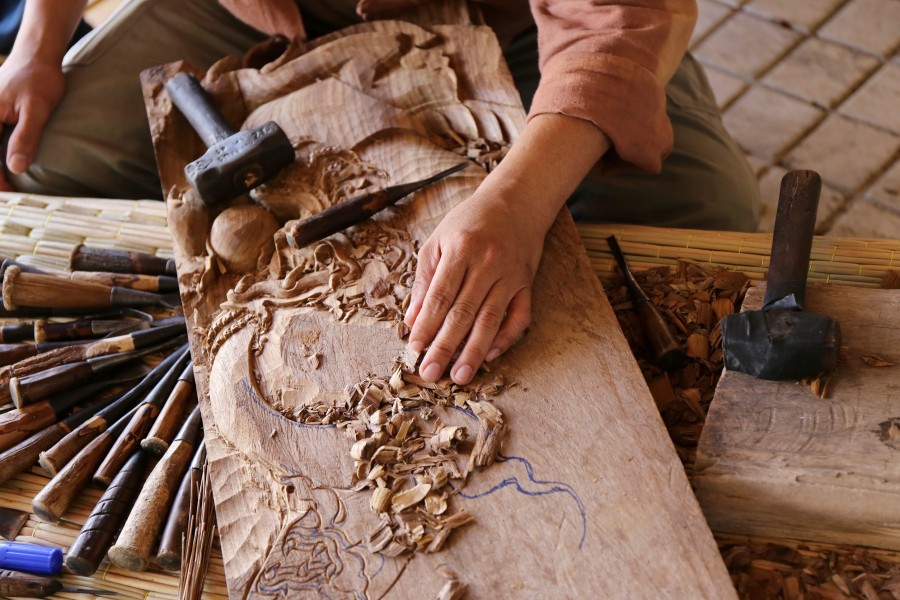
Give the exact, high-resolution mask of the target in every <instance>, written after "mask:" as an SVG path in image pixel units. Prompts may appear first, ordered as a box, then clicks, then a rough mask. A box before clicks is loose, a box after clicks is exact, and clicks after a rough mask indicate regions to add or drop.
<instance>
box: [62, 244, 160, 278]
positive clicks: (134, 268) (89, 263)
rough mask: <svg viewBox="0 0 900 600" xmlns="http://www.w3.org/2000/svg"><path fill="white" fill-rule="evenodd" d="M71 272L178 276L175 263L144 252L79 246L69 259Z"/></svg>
mask: <svg viewBox="0 0 900 600" xmlns="http://www.w3.org/2000/svg"><path fill="white" fill-rule="evenodd" d="M69 270H70V271H109V272H113V273H138V274H142V275H176V273H175V261H174V260H173V259H171V258H160V257H159V256H154V255H152V254H146V253H144V252H130V251H126V250H109V249H106V248H91V247H90V246H77V247H76V248H75V249H74V250H73V251H72V254H71V256H70V257H69Z"/></svg>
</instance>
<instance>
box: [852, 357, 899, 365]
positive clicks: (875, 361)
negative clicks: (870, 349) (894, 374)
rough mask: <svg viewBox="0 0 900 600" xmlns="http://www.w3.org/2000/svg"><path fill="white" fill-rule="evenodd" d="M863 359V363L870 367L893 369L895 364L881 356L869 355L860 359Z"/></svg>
mask: <svg viewBox="0 0 900 600" xmlns="http://www.w3.org/2000/svg"><path fill="white" fill-rule="evenodd" d="M860 358H862V359H863V362H864V363H866V364H867V365H869V366H870V367H893V366H895V363H893V362H891V361H890V360H888V359H886V358H883V357H881V356H876V355H874V354H868V355H865V356H862V357H860Z"/></svg>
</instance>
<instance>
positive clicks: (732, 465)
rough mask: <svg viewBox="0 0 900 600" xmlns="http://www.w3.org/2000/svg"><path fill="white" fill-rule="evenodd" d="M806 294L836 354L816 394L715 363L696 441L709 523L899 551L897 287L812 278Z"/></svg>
mask: <svg viewBox="0 0 900 600" xmlns="http://www.w3.org/2000/svg"><path fill="white" fill-rule="evenodd" d="M764 290H765V287H764V286H760V287H758V288H754V289H752V290H750V292H748V294H747V297H746V299H745V301H744V307H743V310H756V309H758V308H759V306H760V305H761V303H762V297H763V295H764ZM806 304H807V306H806V308H807V310H809V311H811V312H816V313H821V314H826V315H829V316H831V317H833V318H836V319H837V320H838V321H839V322H840V325H841V331H842V335H843V345H844V346H845V347H846V349H847V353H846V354H847V355H846V362H844V364H841V365H840V366H839V368H838V369H837V370H836V372H835V373H834V375H833V376H832V377H831V379H830V382H829V384H828V392H827V394H826V397H825V398H819V397H817V396H816V395H814V394H813V393H812V391H811V390H810V387H809V386H806V385H800V384H797V383H794V382H774V381H762V380H757V379H754V378H753V377H751V376H749V375H746V374H744V373H738V372H734V371H728V370H726V372H725V373H724V374H723V376H722V379H721V380H720V381H719V385H718V388H717V389H716V396H715V398H714V400H713V402H712V405H711V406H710V410H709V414H708V415H707V418H706V425H705V427H704V429H703V435H702V437H701V439H700V446H699V448H698V451H697V459H696V463H695V468H696V473H695V475H694V476H693V478H692V482H693V484H694V486H695V489H696V492H697V496H698V498H699V499H700V502H701V505H702V506H703V509H704V512H705V514H706V516H707V518H708V519H709V522H710V525H711V526H712V528H713V529H714V530H715V531H722V532H731V533H741V534H751V535H759V536H769V537H777V538H794V539H803V540H813V541H819V542H830V543H839V544H857V545H862V546H874V547H876V548H887V549H893V550H897V549H900V460H898V457H900V404H898V400H900V391H898V390H900V319H898V318H897V316H898V315H900V291H898V290H875V289H861V288H851V287H843V286H837V285H829V286H821V285H813V286H810V289H809V291H808V292H807V302H806ZM864 356H881V357H883V358H886V359H889V360H890V362H893V363H894V366H884V367H875V366H871V365H869V364H868V363H866V362H865V361H863V359H862V357H864Z"/></svg>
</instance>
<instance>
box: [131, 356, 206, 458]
mask: <svg viewBox="0 0 900 600" xmlns="http://www.w3.org/2000/svg"><path fill="white" fill-rule="evenodd" d="M196 397H197V390H196V387H195V385H194V366H193V365H192V364H188V365H187V366H186V367H185V368H184V371H183V372H182V373H181V376H180V377H179V378H178V382H177V383H176V384H175V387H174V388H173V389H172V393H171V394H169V397H168V399H166V403H165V406H163V409H162V410H161V411H160V413H159V416H158V417H157V418H156V421H154V422H153V426H152V427H151V428H150V432H149V433H148V434H147V437H146V438H145V439H144V441H142V442H141V448H143V449H144V450H147V451H148V452H150V453H151V454H155V455H156V456H162V455H163V454H165V452H166V450H168V448H169V442H171V441H172V438H174V437H175V434H176V433H178V428H179V427H180V426H181V423H182V419H183V417H184V412H185V409H186V408H187V407H188V404H189V403H190V402H191V401H192V400H193V399H195V398H196Z"/></svg>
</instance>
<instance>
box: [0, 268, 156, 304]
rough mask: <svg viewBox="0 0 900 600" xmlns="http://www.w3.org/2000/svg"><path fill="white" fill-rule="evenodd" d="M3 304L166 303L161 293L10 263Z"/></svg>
mask: <svg viewBox="0 0 900 600" xmlns="http://www.w3.org/2000/svg"><path fill="white" fill-rule="evenodd" d="M3 306H5V307H6V308H7V309H9V310H15V309H16V308H18V307H20V306H25V307H37V308H58V307H68V308H116V307H129V306H168V302H167V300H166V299H165V297H164V296H162V295H161V294H155V293H152V292H144V291H141V290H133V289H129V288H123V287H109V286H107V285H98V284H96V283H90V282H87V281H76V280H73V279H68V278H64V277H57V276H56V275H41V274H39V273H24V272H22V271H20V270H19V268H18V267H10V268H9V269H7V271H6V275H5V276H4V277H3Z"/></svg>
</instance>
